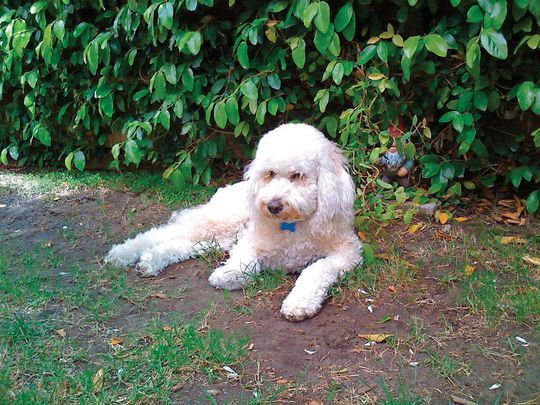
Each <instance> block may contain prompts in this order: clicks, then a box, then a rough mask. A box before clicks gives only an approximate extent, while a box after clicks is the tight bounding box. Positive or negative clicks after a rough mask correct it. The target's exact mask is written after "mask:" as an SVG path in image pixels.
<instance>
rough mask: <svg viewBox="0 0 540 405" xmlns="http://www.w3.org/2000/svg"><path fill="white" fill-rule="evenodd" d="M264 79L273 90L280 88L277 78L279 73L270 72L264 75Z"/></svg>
mask: <svg viewBox="0 0 540 405" xmlns="http://www.w3.org/2000/svg"><path fill="white" fill-rule="evenodd" d="M266 81H267V82H268V85H269V86H270V87H272V88H273V89H274V90H279V89H280V88H281V79H280V78H279V75H278V74H277V73H270V74H269V75H268V76H267V77H266Z"/></svg>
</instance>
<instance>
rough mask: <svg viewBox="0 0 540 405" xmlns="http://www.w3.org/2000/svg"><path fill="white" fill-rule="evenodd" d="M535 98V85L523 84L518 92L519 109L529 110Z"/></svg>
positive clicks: (530, 83) (531, 83)
mask: <svg viewBox="0 0 540 405" xmlns="http://www.w3.org/2000/svg"><path fill="white" fill-rule="evenodd" d="M535 98H536V97H535V94H534V83H533V82H529V81H527V82H523V83H521V85H520V86H519V89H518V92H517V99H518V103H519V107H520V108H521V109H522V110H523V111H525V110H528V109H529V108H530V107H531V105H532V103H533V102H534V100H535Z"/></svg>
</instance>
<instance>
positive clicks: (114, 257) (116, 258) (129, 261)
mask: <svg viewBox="0 0 540 405" xmlns="http://www.w3.org/2000/svg"><path fill="white" fill-rule="evenodd" d="M138 259H139V255H138V254H137V253H135V252H133V251H132V250H131V249H127V248H126V247H125V246H124V245H115V246H113V247H112V249H111V250H110V251H109V253H107V256H105V258H104V260H105V263H108V264H112V265H113V266H118V267H124V268H127V267H129V266H131V265H133V264H135V263H136V262H137V260H138Z"/></svg>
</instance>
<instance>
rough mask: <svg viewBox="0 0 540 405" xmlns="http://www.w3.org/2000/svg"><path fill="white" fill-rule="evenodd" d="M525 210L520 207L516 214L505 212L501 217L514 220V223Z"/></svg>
mask: <svg viewBox="0 0 540 405" xmlns="http://www.w3.org/2000/svg"><path fill="white" fill-rule="evenodd" d="M524 209H525V207H518V209H517V211H516V212H503V213H502V214H501V216H502V217H503V218H509V219H513V220H514V221H517V220H518V219H519V217H520V216H521V214H522V213H523V210H524Z"/></svg>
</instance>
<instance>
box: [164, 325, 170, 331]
mask: <svg viewBox="0 0 540 405" xmlns="http://www.w3.org/2000/svg"><path fill="white" fill-rule="evenodd" d="M162 329H163V330H164V331H165V332H169V331H171V330H172V328H171V327H170V326H167V325H165V326H164V327H163V328H162Z"/></svg>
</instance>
